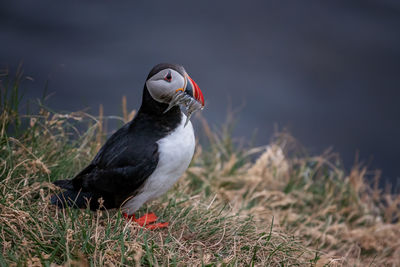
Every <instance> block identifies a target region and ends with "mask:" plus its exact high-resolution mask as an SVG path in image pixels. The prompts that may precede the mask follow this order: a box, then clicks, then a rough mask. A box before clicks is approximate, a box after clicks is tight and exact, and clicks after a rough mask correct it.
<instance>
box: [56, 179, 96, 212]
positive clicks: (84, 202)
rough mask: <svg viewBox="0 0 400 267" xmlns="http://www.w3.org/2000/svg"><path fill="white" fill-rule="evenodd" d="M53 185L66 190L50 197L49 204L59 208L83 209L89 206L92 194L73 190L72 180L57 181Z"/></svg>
mask: <svg viewBox="0 0 400 267" xmlns="http://www.w3.org/2000/svg"><path fill="white" fill-rule="evenodd" d="M54 184H55V185H56V186H58V187H61V188H63V189H66V190H65V191H63V192H61V193H59V194H56V195H52V196H51V204H53V205H56V206H58V207H59V208H66V207H73V208H79V209H84V208H86V207H87V206H88V204H89V206H90V204H91V203H90V202H94V201H90V200H91V199H92V198H93V194H92V193H90V192H81V191H77V190H75V189H74V187H73V184H72V180H58V181H55V182H54Z"/></svg>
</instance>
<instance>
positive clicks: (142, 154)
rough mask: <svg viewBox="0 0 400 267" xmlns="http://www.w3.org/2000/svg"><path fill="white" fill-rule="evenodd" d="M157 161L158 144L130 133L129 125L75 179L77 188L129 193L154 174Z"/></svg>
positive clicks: (108, 142) (107, 192) (111, 138)
mask: <svg viewBox="0 0 400 267" xmlns="http://www.w3.org/2000/svg"><path fill="white" fill-rule="evenodd" d="M157 163H158V145H157V143H156V142H151V143H146V141H145V139H143V138H141V136H138V135H134V134H131V133H129V125H125V126H124V127H122V128H121V129H119V130H118V131H117V132H116V133H114V134H113V135H112V136H111V137H110V138H109V139H108V140H107V142H106V143H105V144H104V146H103V147H102V148H101V149H100V151H99V152H98V154H97V155H96V156H95V158H94V159H93V161H92V162H91V163H90V164H89V166H87V167H86V168H85V169H83V170H82V171H81V172H80V173H79V174H78V175H77V176H76V177H75V178H74V179H73V184H74V188H75V189H77V190H79V189H82V191H84V192H93V193H98V194H100V195H102V194H104V193H105V194H111V195H112V194H115V195H124V194H129V193H132V192H134V191H135V190H136V189H138V188H139V187H140V186H141V185H142V184H143V182H144V181H145V180H146V179H147V178H148V177H149V176H150V175H151V174H152V173H153V171H154V170H155V168H156V167H157Z"/></svg>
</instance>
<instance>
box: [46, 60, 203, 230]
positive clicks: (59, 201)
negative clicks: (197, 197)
mask: <svg viewBox="0 0 400 267" xmlns="http://www.w3.org/2000/svg"><path fill="white" fill-rule="evenodd" d="M185 108H186V114H187V115H185V113H184V112H183V111H182V109H185ZM203 108H204V97H203V93H202V92H201V90H200V88H199V86H198V85H197V84H196V82H195V81H194V80H193V79H192V78H191V77H190V76H189V75H188V74H187V72H186V71H185V69H184V68H183V66H181V65H176V64H169V63H161V64H158V65H156V66H154V67H153V68H152V69H151V71H150V73H149V75H148V76H147V79H146V82H145V84H144V88H143V96H142V104H141V106H140V108H139V110H138V112H137V113H136V116H135V117H134V118H133V119H132V120H131V121H130V122H128V123H126V124H125V125H124V126H122V127H121V128H120V129H119V130H117V131H116V132H115V133H114V134H112V135H111V136H110V137H109V138H108V139H107V141H106V142H105V144H104V145H103V146H102V147H101V148H100V150H99V151H98V153H97V154H96V156H95V157H94V158H93V160H92V161H91V162H90V164H88V165H87V166H86V167H85V168H84V169H83V170H81V171H80V172H79V173H78V174H77V175H76V176H75V177H74V178H72V179H66V180H58V181H55V182H54V185H56V186H57V187H59V188H61V189H62V191H61V192H60V193H58V194H55V195H52V196H51V203H52V204H53V205H56V206H58V207H59V208H65V207H66V206H69V207H73V208H82V209H85V208H90V209H91V210H97V209H99V208H101V209H115V208H116V209H118V208H119V209H121V211H122V212H123V215H124V216H125V218H127V219H129V220H133V221H135V222H137V223H138V224H139V225H141V226H144V227H146V228H149V229H156V228H163V227H167V226H168V223H156V221H157V219H158V218H157V216H156V215H155V214H154V213H148V214H145V215H144V216H142V217H140V218H138V219H136V217H135V214H134V213H135V212H136V211H137V210H138V209H139V208H140V207H141V206H142V205H143V204H145V203H147V202H149V201H151V200H154V199H156V198H158V197H160V196H161V195H163V194H164V193H165V192H167V191H168V189H170V188H171V187H172V186H173V185H174V183H175V182H176V181H177V180H178V179H179V178H180V177H181V176H182V174H183V173H184V172H185V171H186V169H187V168H188V166H189V164H190V162H191V160H192V157H193V154H194V150H195V136H194V131H193V126H192V123H191V122H190V117H191V115H192V114H193V113H194V112H196V111H198V110H202V109H203Z"/></svg>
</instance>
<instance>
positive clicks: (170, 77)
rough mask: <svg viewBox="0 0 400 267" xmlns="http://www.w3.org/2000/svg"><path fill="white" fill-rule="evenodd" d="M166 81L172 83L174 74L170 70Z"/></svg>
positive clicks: (165, 78)
mask: <svg viewBox="0 0 400 267" xmlns="http://www.w3.org/2000/svg"><path fill="white" fill-rule="evenodd" d="M164 80H166V81H167V82H171V80H172V74H171V71H170V70H169V71H168V73H167V75H165V77H164Z"/></svg>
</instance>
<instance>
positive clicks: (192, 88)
mask: <svg viewBox="0 0 400 267" xmlns="http://www.w3.org/2000/svg"><path fill="white" fill-rule="evenodd" d="M186 77H187V79H188V80H187V84H186V88H185V92H186V93H187V94H189V95H190V96H191V97H193V98H194V99H196V100H197V101H198V102H199V103H200V104H201V106H202V107H204V96H203V93H202V92H201V90H200V87H199V86H198V85H197V83H196V82H195V81H193V79H192V78H190V76H189V75H186Z"/></svg>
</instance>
